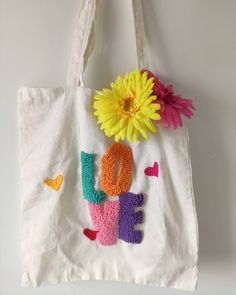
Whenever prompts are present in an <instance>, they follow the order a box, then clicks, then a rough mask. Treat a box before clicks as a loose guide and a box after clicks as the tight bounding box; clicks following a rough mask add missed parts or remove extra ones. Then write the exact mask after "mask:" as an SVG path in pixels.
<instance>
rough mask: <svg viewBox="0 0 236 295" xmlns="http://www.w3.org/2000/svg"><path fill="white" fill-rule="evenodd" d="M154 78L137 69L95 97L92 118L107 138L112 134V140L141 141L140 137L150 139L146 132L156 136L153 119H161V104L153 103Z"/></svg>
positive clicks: (154, 97) (119, 78) (118, 79)
mask: <svg viewBox="0 0 236 295" xmlns="http://www.w3.org/2000/svg"><path fill="white" fill-rule="evenodd" d="M153 80H154V79H153V78H150V79H148V77H147V72H144V73H141V72H140V70H135V71H133V72H130V73H127V74H126V75H125V77H121V76H119V77H118V78H117V79H116V81H115V82H113V83H111V89H106V88H104V89H103V90H101V91H99V92H98V93H97V95H95V97H94V99H95V100H94V108H95V112H94V114H95V116H97V118H98V123H99V124H101V129H102V130H104V133H105V134H106V136H108V137H111V136H114V135H115V140H116V141H119V140H124V139H125V138H127V139H128V141H129V142H131V143H132V142H133V140H134V139H135V140H136V141H140V134H141V135H142V136H143V137H144V138H145V139H148V138H149V134H148V133H149V131H151V132H152V133H156V127H155V126H154V124H153V123H152V120H160V119H161V117H160V114H158V113H157V110H159V109H160V104H158V103H153V101H154V100H156V96H155V95H153V85H154V83H153Z"/></svg>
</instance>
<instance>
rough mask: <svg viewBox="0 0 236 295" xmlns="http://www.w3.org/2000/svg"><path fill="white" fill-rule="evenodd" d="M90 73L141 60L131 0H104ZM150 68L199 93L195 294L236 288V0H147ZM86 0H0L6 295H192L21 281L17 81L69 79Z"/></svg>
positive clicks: (102, 81)
mask: <svg viewBox="0 0 236 295" xmlns="http://www.w3.org/2000/svg"><path fill="white" fill-rule="evenodd" d="M102 2H103V3H102V6H101V10H100V14H99V21H98V35H99V38H98V39H99V40H98V42H97V46H96V49H95V52H94V54H93V57H92V59H91V60H90V63H89V65H88V69H87V72H86V77H87V79H86V82H87V85H86V86H88V87H90V88H96V89H100V88H102V87H104V86H107V85H108V84H109V82H111V81H112V80H114V79H115V78H116V75H117V74H123V73H125V72H126V71H130V70H132V69H134V68H136V58H135V54H134V52H135V51H134V50H135V46H134V37H133V27H132V18H131V13H130V12H131V10H130V9H131V6H130V1H128V0H119V1H118V0H117V1H115V0H103V1H102ZM143 4H144V15H145V22H146V30H147V35H148V41H149V44H150V45H151V50H150V51H151V52H150V53H151V59H152V67H151V68H152V70H153V71H155V72H158V73H159V75H160V76H161V77H162V79H163V80H164V81H165V82H167V83H173V84H174V85H175V89H176V92H177V93H181V94H183V95H185V96H186V97H191V98H194V102H195V106H196V115H195V117H194V118H193V120H192V121H189V122H187V124H188V126H189V131H190V147H191V155H192V166H193V174H194V175H193V180H194V188H195V198H196V205H197V212H198V220H199V232H200V260H199V285H198V290H197V291H196V292H195V294H201V295H213V294H214V295H218V294H220V295H222V294H227V295H231V294H234V295H235V294H236V210H235V209H236V157H235V152H236V1H234V0H204V1H203V0H178V1H173V0H146V1H143ZM78 5H79V1H78V0H40V1H39V0H0V138H1V140H0V189H1V197H0V200H1V203H0V237H1V239H0V295H13V294H14V295H15V294H17V295H26V294H30V295H31V294H32V295H34V294H43V295H54V294H55V295H62V294H63V295H67V294H68V295H72V294H81V295H82V294H86V295H90V294H91V295H92V294H94V295H98V294H102V295H106V294H109V295H110V294H113V295H116V294H136V295H138V294H144V293H145V295H152V294H163V295H165V294H173V295H177V294H186V293H187V292H183V291H177V290H170V289H160V288H156V287H146V286H135V285H129V284H122V283H112V282H80V283H73V284H64V285H58V286H51V287H44V288H39V289H22V288H21V287H20V285H21V260H20V227H19V220H20V196H19V193H18V177H19V169H18V167H19V165H18V161H19V159H18V152H17V146H18V131H17V130H18V129H17V128H18V127H17V89H18V87H19V86H34V87H37V86H41V87H56V86H63V85H65V78H66V72H67V65H68V60H69V56H70V48H71V43H72V32H73V24H74V20H75V15H76V10H77V7H78Z"/></svg>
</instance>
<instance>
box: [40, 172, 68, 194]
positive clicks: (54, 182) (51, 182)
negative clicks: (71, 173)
mask: <svg viewBox="0 0 236 295" xmlns="http://www.w3.org/2000/svg"><path fill="white" fill-rule="evenodd" d="M62 182H63V175H58V176H57V177H56V178H55V179H51V178H45V179H44V181H43V183H44V184H46V185H48V186H49V187H50V188H52V189H53V190H54V191H58V190H59V188H60V186H61V184H62Z"/></svg>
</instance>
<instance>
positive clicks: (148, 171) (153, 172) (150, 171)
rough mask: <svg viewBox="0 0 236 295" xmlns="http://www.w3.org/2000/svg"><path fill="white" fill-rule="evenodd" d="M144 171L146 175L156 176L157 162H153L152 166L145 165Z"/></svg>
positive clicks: (157, 171)
mask: <svg viewBox="0 0 236 295" xmlns="http://www.w3.org/2000/svg"><path fill="white" fill-rule="evenodd" d="M144 173H145V174H146V175H147V176H156V177H158V173H159V166H158V163H157V162H155V163H154V165H153V167H147V168H146V169H145V170H144Z"/></svg>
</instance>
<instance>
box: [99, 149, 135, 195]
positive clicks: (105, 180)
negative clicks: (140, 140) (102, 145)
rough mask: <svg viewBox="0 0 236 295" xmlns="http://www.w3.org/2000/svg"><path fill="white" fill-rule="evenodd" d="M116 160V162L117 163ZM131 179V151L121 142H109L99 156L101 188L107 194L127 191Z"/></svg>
mask: <svg viewBox="0 0 236 295" xmlns="http://www.w3.org/2000/svg"><path fill="white" fill-rule="evenodd" d="M117 161H118V163H117ZM131 180H132V151H131V149H130V148H129V147H128V146H126V145H124V144H121V143H113V144H111V145H110V146H109V147H108V148H107V149H106V151H105V153H104V155H103V156H102V158H101V179H100V184H101V188H102V190H103V191H104V192H105V193H106V194H107V195H108V196H114V195H119V194H122V193H125V192H128V191H129V188H130V184H131Z"/></svg>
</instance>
